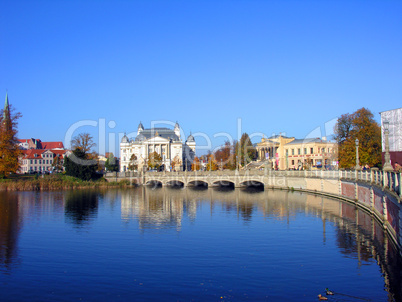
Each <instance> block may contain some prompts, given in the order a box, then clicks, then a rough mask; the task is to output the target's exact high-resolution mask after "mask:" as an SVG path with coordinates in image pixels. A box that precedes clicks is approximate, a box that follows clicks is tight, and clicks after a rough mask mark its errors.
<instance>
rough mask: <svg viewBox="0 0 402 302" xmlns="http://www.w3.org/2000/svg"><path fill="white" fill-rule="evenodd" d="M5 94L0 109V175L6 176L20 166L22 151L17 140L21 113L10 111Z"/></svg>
mask: <svg viewBox="0 0 402 302" xmlns="http://www.w3.org/2000/svg"><path fill="white" fill-rule="evenodd" d="M12 111H13V110H12V108H11V106H9V105H8V98H7V96H6V106H5V108H4V109H3V110H1V111H0V177H1V178H4V177H7V175H9V174H10V173H15V172H17V171H18V169H19V168H20V165H19V157H20V156H21V155H22V151H21V150H20V149H19V146H18V141H17V126H18V119H19V118H20V117H21V116H22V115H21V113H19V112H18V113H12Z"/></svg>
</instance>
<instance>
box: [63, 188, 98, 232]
mask: <svg viewBox="0 0 402 302" xmlns="http://www.w3.org/2000/svg"><path fill="white" fill-rule="evenodd" d="M99 194H100V193H99V192H97V191H94V190H77V191H68V192H66V201H65V206H64V213H65V216H66V217H67V218H68V220H69V221H71V222H72V223H74V224H76V225H82V224H84V223H86V222H88V221H89V220H90V219H91V218H93V217H95V216H96V214H97V212H98V200H99Z"/></svg>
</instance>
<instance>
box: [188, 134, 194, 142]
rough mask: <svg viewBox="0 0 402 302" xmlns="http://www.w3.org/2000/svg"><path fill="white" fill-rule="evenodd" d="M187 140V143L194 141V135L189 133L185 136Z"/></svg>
mask: <svg viewBox="0 0 402 302" xmlns="http://www.w3.org/2000/svg"><path fill="white" fill-rule="evenodd" d="M187 142H189V143H193V142H195V140H194V136H193V135H192V134H190V135H189V136H188V137H187Z"/></svg>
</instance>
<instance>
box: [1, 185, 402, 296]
mask: <svg viewBox="0 0 402 302" xmlns="http://www.w3.org/2000/svg"><path fill="white" fill-rule="evenodd" d="M101 202H103V203H102V204H104V207H102V208H101V209H102V210H103V211H106V210H105V208H107V207H109V208H111V209H115V208H116V209H118V208H119V207H120V210H121V219H122V220H123V221H124V222H125V223H127V224H129V223H132V224H133V223H134V224H138V228H139V229H140V230H141V231H142V232H147V231H150V230H171V229H173V230H175V231H177V232H180V231H181V230H182V228H183V225H186V224H184V220H187V221H190V222H196V220H197V212H201V211H204V212H205V209H207V210H208V215H211V216H215V215H216V216H218V215H221V214H222V213H224V215H232V216H234V217H235V218H236V219H238V221H240V223H244V224H249V223H251V222H252V221H253V220H254V219H257V218H260V217H263V218H264V219H273V220H276V221H280V222H283V223H286V224H288V225H289V226H291V225H292V224H296V223H298V222H297V221H296V220H297V216H298V215H299V214H304V213H305V214H308V215H306V216H308V217H316V218H318V219H320V220H321V221H322V241H323V243H324V244H325V243H326V240H327V234H326V232H327V231H326V229H327V226H328V225H329V224H331V225H333V226H335V240H336V241H335V245H336V247H337V249H338V250H339V252H340V253H341V254H342V255H343V256H344V257H348V258H352V259H357V263H358V266H364V265H367V264H370V263H373V262H374V261H375V262H377V263H378V266H379V268H380V269H381V272H382V274H383V276H384V283H385V287H386V288H387V291H388V292H389V293H390V300H391V301H392V300H393V299H395V300H397V301H398V300H399V301H401V300H402V295H401V288H402V286H401V285H402V283H401V282H402V281H401V280H402V278H401V271H400V268H401V267H402V263H401V259H400V257H399V255H398V252H397V250H396V248H395V247H394V245H393V242H392V241H390V240H389V239H388V237H387V235H386V233H384V230H383V228H382V227H381V226H380V225H379V224H378V223H377V222H376V221H375V220H374V219H373V218H372V217H371V216H370V215H368V214H366V213H365V212H363V211H361V210H359V209H358V208H356V207H355V206H354V205H351V204H347V203H341V202H339V201H338V200H335V199H330V198H324V197H321V196H316V195H308V194H304V193H300V192H293V193H292V192H287V191H280V190H265V191H256V190H252V191H250V190H243V189H242V190H239V189H235V190H233V189H227V188H223V189H222V188H214V189H206V190H205V189H203V190H201V189H199V188H194V189H190V188H187V189H172V188H165V187H162V188H157V189H150V188H147V187H140V188H135V189H127V190H107V191H97V190H78V191H66V192H0V270H1V271H2V272H6V273H7V272H9V271H10V270H11V269H12V267H13V265H15V264H18V263H19V260H18V244H19V240H18V239H19V236H20V234H21V233H22V232H23V229H24V226H25V225H27V224H29V223H30V222H32V221H36V220H38V221H39V220H40V219H41V218H42V217H43V216H45V215H47V216H49V217H52V218H55V219H56V220H61V221H63V219H62V218H63V216H64V217H65V218H66V220H65V221H66V222H67V223H68V224H69V225H71V224H73V225H74V226H76V227H80V228H82V227H88V225H89V224H90V223H91V222H93V221H95V220H96V219H98V212H99V211H101V210H100V209H99V207H100V203H101ZM105 213H106V214H105ZM105 213H103V214H104V215H109V214H108V212H105ZM58 218H61V219H58ZM119 219H120V218H119ZM331 229H333V228H331Z"/></svg>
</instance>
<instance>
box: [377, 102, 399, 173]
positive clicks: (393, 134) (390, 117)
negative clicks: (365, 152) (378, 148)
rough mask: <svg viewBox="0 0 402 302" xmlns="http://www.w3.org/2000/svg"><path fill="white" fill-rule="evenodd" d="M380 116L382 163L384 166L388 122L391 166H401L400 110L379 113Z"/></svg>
mask: <svg viewBox="0 0 402 302" xmlns="http://www.w3.org/2000/svg"><path fill="white" fill-rule="evenodd" d="M380 115H381V138H382V163H383V165H384V154H385V127H384V122H388V132H389V134H388V142H389V155H390V159H391V165H392V166H393V167H394V168H395V163H398V164H399V165H401V164H402V108H399V109H393V110H388V111H383V112H380Z"/></svg>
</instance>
